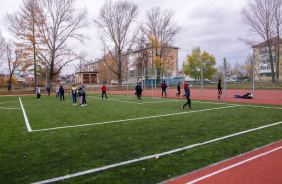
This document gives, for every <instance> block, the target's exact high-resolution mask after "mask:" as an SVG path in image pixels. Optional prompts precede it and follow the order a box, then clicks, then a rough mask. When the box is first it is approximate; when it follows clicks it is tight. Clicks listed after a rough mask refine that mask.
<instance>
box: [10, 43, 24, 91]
mask: <svg viewBox="0 0 282 184" xmlns="http://www.w3.org/2000/svg"><path fill="white" fill-rule="evenodd" d="M6 52H7V64H8V68H9V81H8V90H11V89H12V88H11V86H12V78H13V74H14V72H15V70H16V69H17V68H18V67H19V66H20V65H21V63H22V61H21V59H22V58H23V56H24V54H23V52H22V51H21V50H19V49H17V48H15V49H14V47H13V46H12V45H11V43H8V44H7V45H6Z"/></svg>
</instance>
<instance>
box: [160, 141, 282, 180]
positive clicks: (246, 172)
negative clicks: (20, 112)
mask: <svg viewBox="0 0 282 184" xmlns="http://www.w3.org/2000/svg"><path fill="white" fill-rule="evenodd" d="M263 154H264V155H263ZM256 156H259V157H257V158H256ZM248 159H249V160H248ZM250 159H252V160H250ZM242 162H244V163H242ZM240 163H241V164H240ZM235 164H240V165H235ZM234 165H235V166H234ZM232 166H234V167H232ZM228 167H231V168H230V169H227V170H225V169H226V168H228ZM222 170H223V171H222ZM220 171H222V172H220ZM215 172H219V173H215ZM194 182H195V183H197V184H207V183H208V184H226V183H228V184H241V183H244V184H249V183H253V184H281V183H282V141H279V142H277V143H274V144H271V145H268V146H265V147H263V148H260V149H256V150H254V151H251V152H248V153H246V154H243V155H240V156H237V157H235V158H232V159H230V160H227V161H224V162H220V163H218V164H214V165H212V166H210V167H207V168H204V169H202V170H199V171H196V172H193V173H190V174H187V175H184V176H181V177H179V178H176V179H172V180H170V181H168V182H165V184H186V183H194Z"/></svg>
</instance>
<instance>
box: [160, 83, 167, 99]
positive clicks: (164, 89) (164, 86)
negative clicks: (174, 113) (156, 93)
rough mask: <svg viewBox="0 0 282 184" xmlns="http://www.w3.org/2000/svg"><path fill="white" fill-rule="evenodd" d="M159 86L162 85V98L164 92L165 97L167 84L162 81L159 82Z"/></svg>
mask: <svg viewBox="0 0 282 184" xmlns="http://www.w3.org/2000/svg"><path fill="white" fill-rule="evenodd" d="M161 87H162V98H163V94H164V93H165V97H166V98H167V95H166V88H167V85H166V83H165V81H163V83H161Z"/></svg>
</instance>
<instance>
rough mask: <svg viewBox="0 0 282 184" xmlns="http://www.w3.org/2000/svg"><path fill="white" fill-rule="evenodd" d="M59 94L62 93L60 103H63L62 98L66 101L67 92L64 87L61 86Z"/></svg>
mask: <svg viewBox="0 0 282 184" xmlns="http://www.w3.org/2000/svg"><path fill="white" fill-rule="evenodd" d="M59 93H60V101H62V98H63V100H64V101H65V90H64V88H63V86H62V85H61V86H60V89H59Z"/></svg>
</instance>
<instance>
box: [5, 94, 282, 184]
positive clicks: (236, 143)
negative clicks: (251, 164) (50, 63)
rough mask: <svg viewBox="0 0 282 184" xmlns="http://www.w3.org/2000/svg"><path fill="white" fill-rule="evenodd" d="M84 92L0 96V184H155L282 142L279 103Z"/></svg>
mask: <svg viewBox="0 0 282 184" xmlns="http://www.w3.org/2000/svg"><path fill="white" fill-rule="evenodd" d="M185 101H186V100H185V99H172V98H170V99H161V98H153V99H152V98H150V97H143V98H142V100H138V99H137V98H136V97H135V96H125V95H115V94H108V99H107V100H106V99H103V100H102V99H101V94H100V93H99V94H88V95H87V104H88V106H84V107H81V106H79V105H78V106H73V105H72V99H71V96H70V95H66V101H65V102H60V101H59V100H58V99H56V98H55V96H54V95H51V96H49V97H48V96H44V95H43V96H42V97H41V98H40V100H39V101H37V100H36V96H35V95H34V96H21V97H20V98H19V97H0V116H1V123H0V132H1V133H0V146H1V148H0V166H1V167H0V181H1V183H36V182H38V183H48V182H56V183H122V184H124V183H159V182H163V181H166V180H169V179H170V178H174V177H177V176H180V175H183V174H185V173H188V172H192V171H195V170H198V169H201V168H203V167H207V166H209V165H212V164H214V163H217V162H220V161H222V160H226V159H229V158H231V157H234V156H237V155H239V154H242V153H246V152H248V151H251V150H253V149H256V148H259V147H262V146H264V145H267V144H270V143H273V142H276V141H279V140H281V139H282V134H281V132H282V116H281V111H282V107H281V106H278V105H258V104H246V103H244V104H242V103H232V102H219V101H200V100H192V108H193V109H188V108H187V107H186V108H185V109H184V110H183V109H182V108H181V106H182V105H183V104H184V103H185Z"/></svg>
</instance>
